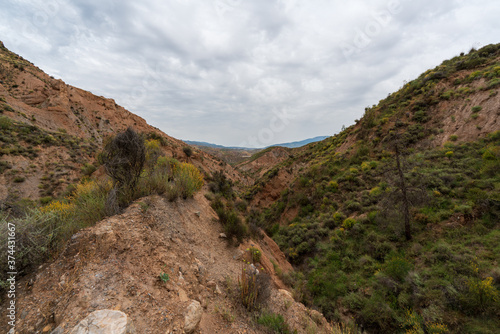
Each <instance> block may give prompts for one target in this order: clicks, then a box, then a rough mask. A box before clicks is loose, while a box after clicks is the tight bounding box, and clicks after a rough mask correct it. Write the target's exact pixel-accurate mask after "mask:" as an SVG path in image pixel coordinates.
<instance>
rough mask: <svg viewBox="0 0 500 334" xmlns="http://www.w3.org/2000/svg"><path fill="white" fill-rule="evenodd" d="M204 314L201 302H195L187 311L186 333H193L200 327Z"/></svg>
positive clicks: (185, 320)
mask: <svg viewBox="0 0 500 334" xmlns="http://www.w3.org/2000/svg"><path fill="white" fill-rule="evenodd" d="M202 314H203V308H202V307H201V304H200V302H198V301H196V300H193V301H192V302H191V304H189V306H188V307H187V309H186V316H185V317H184V333H186V334H190V333H193V332H194V331H195V329H196V327H198V324H199V323H200V321H201V316H202Z"/></svg>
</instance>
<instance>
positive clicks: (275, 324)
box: [257, 311, 290, 334]
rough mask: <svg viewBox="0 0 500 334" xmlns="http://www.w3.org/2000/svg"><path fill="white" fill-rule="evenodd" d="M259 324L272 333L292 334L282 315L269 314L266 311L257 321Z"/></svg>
mask: <svg viewBox="0 0 500 334" xmlns="http://www.w3.org/2000/svg"><path fill="white" fill-rule="evenodd" d="M257 322H258V323H259V324H261V325H263V326H266V327H267V328H269V329H270V330H271V331H272V333H277V334H288V333H290V329H289V327H288V325H287V324H286V323H285V319H284V318H283V316H282V315H280V314H274V313H268V312H266V311H264V312H263V313H262V314H261V315H260V316H259V318H258V319H257Z"/></svg>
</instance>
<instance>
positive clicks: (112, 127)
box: [0, 42, 248, 206]
mask: <svg viewBox="0 0 500 334" xmlns="http://www.w3.org/2000/svg"><path fill="white" fill-rule="evenodd" d="M0 113H1V115H0V117H1V118H0V128H1V129H2V132H1V134H0V203H2V205H4V206H5V205H7V206H12V205H14V203H16V202H19V201H20V200H40V199H41V200H42V203H47V202H48V201H50V200H51V199H52V198H57V197H59V196H63V195H65V194H67V193H68V192H70V191H71V189H73V188H74V185H73V184H74V183H77V182H78V181H79V180H80V179H81V178H82V177H84V176H89V175H90V174H91V173H93V172H94V171H95V169H96V168H97V167H99V166H98V164H97V163H96V156H97V154H98V153H99V151H100V150H102V147H103V146H102V145H103V141H104V140H105V139H106V138H107V137H108V136H110V135H114V134H116V133H119V132H120V131H123V130H125V129H127V128H128V127H132V128H134V129H135V130H136V131H138V132H140V133H143V134H144V135H145V136H146V137H147V138H151V139H159V140H160V142H161V143H162V150H163V151H164V153H165V154H166V155H167V156H170V157H174V158H177V159H179V160H181V161H186V162H187V161H189V162H191V163H193V164H194V165H196V166H197V167H198V168H200V169H201V170H203V171H204V172H205V173H206V175H211V174H212V173H213V172H214V171H217V170H223V171H224V172H225V173H226V174H227V175H228V176H229V177H230V178H231V179H233V180H234V181H239V182H241V183H242V184H246V183H247V182H248V181H247V178H245V177H242V176H241V175H240V174H239V173H238V172H236V171H235V170H234V169H233V168H232V167H231V166H229V165H227V164H226V163H224V162H222V161H221V160H219V159H217V158H214V157H213V156H211V155H209V154H206V153H204V152H202V151H199V150H197V149H188V145H186V144H185V143H183V142H182V141H180V140H177V139H175V138H172V137H169V136H168V135H166V134H165V133H163V132H162V131H160V130H159V129H157V128H154V127H152V126H150V125H148V124H147V123H146V121H145V120H144V119H142V118H141V117H139V116H137V115H135V114H132V113H131V112H129V111H127V110H126V109H124V108H123V107H121V106H119V105H117V104H116V103H115V102H114V100H112V99H108V98H104V97H102V96H96V95H93V94H92V93H90V92H87V91H84V90H82V89H79V88H76V87H73V86H70V85H67V84H65V83H64V82H63V81H62V80H56V79H54V78H53V77H51V76H49V75H48V74H46V73H44V72H43V71H42V70H41V69H39V68H38V67H36V66H35V65H33V64H32V63H30V62H29V61H27V60H25V59H23V58H22V57H21V56H18V55H16V54H14V53H12V52H11V51H9V50H8V49H7V48H6V47H5V46H4V45H3V43H1V42H0ZM186 152H188V153H189V154H186ZM188 155H189V156H188Z"/></svg>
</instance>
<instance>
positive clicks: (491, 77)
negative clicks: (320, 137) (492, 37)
mask: <svg viewBox="0 0 500 334" xmlns="http://www.w3.org/2000/svg"><path fill="white" fill-rule="evenodd" d="M499 90H500V44H499V45H488V46H485V47H483V48H481V49H479V50H474V49H473V50H471V51H470V52H469V53H468V54H466V55H465V54H462V55H460V56H457V57H455V58H453V59H450V60H446V61H444V62H443V63H442V64H441V65H439V66H437V67H436V68H434V69H432V70H428V71H426V72H425V73H423V74H422V75H421V76H420V77H418V78H417V79H415V80H413V81H411V82H409V83H407V84H405V85H404V86H403V87H402V88H401V89H400V90H399V91H397V92H395V93H393V94H390V95H389V96H388V97H387V98H386V99H384V100H382V101H380V102H379V104H378V105H374V106H372V107H368V108H366V110H365V115H364V116H363V118H362V119H361V120H359V121H357V122H356V124H355V125H353V126H351V127H349V128H348V129H346V130H345V131H343V132H341V133H340V134H338V135H336V136H334V137H331V138H328V139H326V140H324V141H322V142H319V143H317V144H312V145H310V146H309V147H308V148H307V149H306V150H303V151H302V152H297V153H296V154H294V155H293V157H290V158H288V159H286V160H284V161H282V162H280V163H279V164H277V165H275V166H273V167H272V168H270V169H269V170H268V172H267V173H266V174H265V175H264V176H263V177H262V178H261V179H259V180H257V181H256V182H255V185H254V186H253V187H252V188H251V189H249V191H248V192H247V193H246V198H247V199H248V200H249V201H250V203H252V204H253V205H254V209H253V210H251V211H250V213H248V217H247V221H248V222H249V223H250V225H256V226H260V227H263V228H264V229H266V231H267V232H268V234H270V235H272V238H273V239H274V240H275V241H276V242H277V243H278V245H279V246H280V248H281V249H282V250H283V251H284V252H285V254H286V255H287V257H288V259H289V260H290V261H291V262H292V263H293V264H294V265H295V267H296V270H297V272H296V273H295V274H294V275H292V276H290V277H288V281H289V282H291V283H293V284H294V287H295V294H296V296H297V297H299V299H300V300H302V301H303V302H305V303H306V304H308V305H314V306H315V307H318V308H319V309H320V310H321V311H322V312H323V313H324V314H325V316H327V317H328V318H330V319H334V320H339V319H346V318H349V317H351V318H352V319H353V321H355V322H356V323H357V324H358V325H359V326H361V327H362V328H363V329H364V330H366V331H367V332H369V333H397V332H408V333H410V332H411V333H424V332H425V333H446V332H451V333H496V332H497V331H498V328H500V321H499V319H500V317H499V316H500V270H499V269H498V268H499V262H500V248H499V246H498V245H500V232H499V231H500V230H499V227H500V226H499V223H500V195H499V194H500V131H499V130H500V122H499V120H500V117H499V116H500V97H499V94H498V93H499ZM295 175H297V176H295ZM285 176H288V177H289V178H288V181H287V178H286V177H285ZM278 192H279V195H278V196H277V194H276V193H278ZM276 197H277V198H276ZM256 198H258V201H256ZM259 206H260V208H259ZM262 206H263V207H264V209H262ZM259 209H260V210H259ZM285 278H286V277H285Z"/></svg>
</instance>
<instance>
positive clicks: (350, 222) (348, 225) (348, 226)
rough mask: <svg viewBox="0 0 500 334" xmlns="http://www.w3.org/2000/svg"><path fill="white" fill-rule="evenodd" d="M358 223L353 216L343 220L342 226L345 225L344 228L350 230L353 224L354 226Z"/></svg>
mask: <svg viewBox="0 0 500 334" xmlns="http://www.w3.org/2000/svg"><path fill="white" fill-rule="evenodd" d="M356 223H357V221H356V219H353V218H347V219H346V220H344V221H343V222H342V227H343V228H344V229H346V230H349V229H351V227H353V226H354V224H356Z"/></svg>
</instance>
